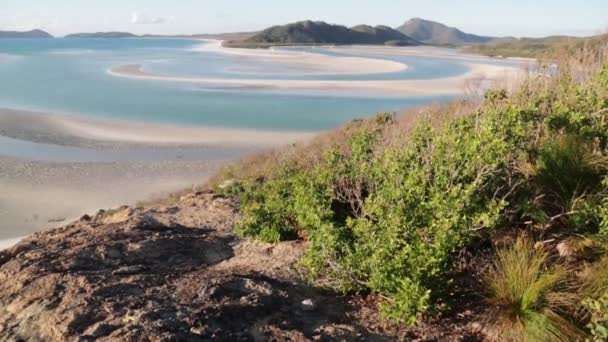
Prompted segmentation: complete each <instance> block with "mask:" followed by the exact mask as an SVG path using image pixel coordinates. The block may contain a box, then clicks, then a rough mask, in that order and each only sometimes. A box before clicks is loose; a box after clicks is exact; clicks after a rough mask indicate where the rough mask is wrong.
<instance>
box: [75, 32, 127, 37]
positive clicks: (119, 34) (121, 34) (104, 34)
mask: <svg viewBox="0 0 608 342" xmlns="http://www.w3.org/2000/svg"><path fill="white" fill-rule="evenodd" d="M137 37H139V36H137V35H135V34H133V33H129V32H95V33H74V34H68V35H67V36H65V38H137Z"/></svg>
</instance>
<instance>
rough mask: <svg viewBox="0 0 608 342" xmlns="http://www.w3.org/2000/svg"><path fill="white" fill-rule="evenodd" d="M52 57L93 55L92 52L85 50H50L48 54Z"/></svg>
mask: <svg viewBox="0 0 608 342" xmlns="http://www.w3.org/2000/svg"><path fill="white" fill-rule="evenodd" d="M49 53H50V54H53V55H85V54H89V53H93V50H87V49H60V50H51V51H50V52H49Z"/></svg>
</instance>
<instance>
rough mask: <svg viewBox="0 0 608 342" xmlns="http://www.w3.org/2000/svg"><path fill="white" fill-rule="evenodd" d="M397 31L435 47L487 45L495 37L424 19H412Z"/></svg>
mask: <svg viewBox="0 0 608 342" xmlns="http://www.w3.org/2000/svg"><path fill="white" fill-rule="evenodd" d="M397 30H398V31H399V32H401V33H403V34H405V35H407V36H410V37H412V38H414V39H416V40H418V41H420V42H423V43H427V44H435V45H470V44H482V43H487V42H489V41H491V40H493V39H494V37H486V36H478V35H475V34H470V33H465V32H463V31H461V30H459V29H457V28H455V27H451V26H447V25H445V24H443V23H440V22H436V21H432V20H427V19H423V18H412V19H409V20H408V21H406V22H405V23H404V24H403V25H401V26H399V27H398V28H397Z"/></svg>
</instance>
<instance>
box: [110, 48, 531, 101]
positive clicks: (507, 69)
mask: <svg viewBox="0 0 608 342" xmlns="http://www.w3.org/2000/svg"><path fill="white" fill-rule="evenodd" d="M321 48H323V49H326V50H327V51H331V52H333V53H338V54H358V55H362V56H364V57H344V56H340V55H325V54H320V53H313V52H308V51H306V52H304V51H299V50H289V49H276V50H263V49H232V48H223V47H221V44H220V43H218V42H216V41H212V42H211V43H208V44H205V45H201V46H200V47H198V48H196V49H195V51H200V52H209V51H213V52H215V53H220V54H226V55H239V56H243V58H245V60H252V61H263V62H265V63H273V64H277V65H285V66H286V67H290V68H294V69H298V68H300V69H298V70H299V72H298V74H300V75H304V76H310V75H316V74H326V75H343V74H346V75H373V74H381V73H390V72H400V71H406V70H408V65H406V64H404V63H399V62H396V61H393V60H389V59H386V56H410V57H411V56H415V57H421V58H443V59H445V60H448V61H450V60H451V61H456V62H458V63H460V64H464V65H465V66H466V68H467V70H468V71H466V72H464V73H462V74H460V75H457V76H451V77H439V78H432V79H392V80H373V79H370V80H331V79H323V80H316V79H315V80H310V79H284V78H281V79H268V78H262V79H260V78H253V77H252V78H246V77H240V78H228V77H225V78H220V77H196V76H183V75H171V74H162V73H157V72H151V71H147V70H145V69H144V66H143V65H142V64H137V63H134V64H123V65H115V66H113V67H111V68H109V69H108V70H107V73H108V74H109V75H112V76H116V77H124V78H131V79H141V80H154V81H164V82H182V83H193V84H199V85H204V86H207V87H211V88H218V89H233V90H235V89H237V90H238V89H241V90H271V91H272V90H290V91H303V92H307V91H308V92H311V91H312V92H317V93H319V92H321V93H325V94H329V95H331V94H336V95H348V96H352V95H354V96H362V95H363V96H384V97H407V96H410V97H411V96H433V95H460V94H462V93H464V92H465V91H466V88H467V83H469V82H476V83H477V84H489V83H492V82H494V81H497V80H508V79H516V78H518V76H519V75H520V74H521V72H522V67H523V66H524V64H525V63H527V62H525V61H511V62H509V63H507V62H505V63H503V64H500V63H496V60H494V59H489V58H487V57H481V56H469V55H463V54H461V53H459V52H457V51H455V50H450V49H441V48H433V47H406V48H400V47H378V46H356V45H355V46H339V47H319V49H321ZM383 56H384V57H383ZM530 63H531V62H530ZM244 64H246V63H244ZM302 68H304V70H301V69H302ZM307 68H310V69H311V70H307ZM239 73H240V74H242V75H243V76H247V75H248V74H249V75H250V76H253V75H261V74H262V73H259V72H247V71H246V70H240V72H239ZM265 74H267V75H268V76H272V73H265Z"/></svg>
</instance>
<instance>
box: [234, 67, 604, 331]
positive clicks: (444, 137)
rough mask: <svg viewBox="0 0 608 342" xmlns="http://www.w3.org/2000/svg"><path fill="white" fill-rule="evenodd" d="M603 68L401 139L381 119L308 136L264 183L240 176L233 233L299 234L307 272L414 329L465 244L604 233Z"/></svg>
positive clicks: (524, 91) (423, 126)
mask: <svg viewBox="0 0 608 342" xmlns="http://www.w3.org/2000/svg"><path fill="white" fill-rule="evenodd" d="M607 70H608V69H606V68H604V69H603V70H602V71H601V72H600V73H599V74H597V75H595V76H594V77H592V78H591V80H590V81H589V82H587V83H581V82H579V81H578V80H577V79H575V77H572V76H570V75H568V74H567V73H564V74H563V75H561V77H559V78H556V80H555V81H551V83H550V84H549V85H542V84H537V83H535V82H534V81H530V82H528V83H525V84H524V85H523V86H522V88H521V90H520V91H518V92H516V93H513V94H509V93H508V92H506V91H504V90H492V91H489V92H488V93H487V94H486V96H485V101H484V102H483V103H482V104H480V105H478V106H477V109H476V110H474V111H473V112H471V113H469V115H465V116H462V115H453V116H449V115H446V116H447V117H448V119H437V118H435V117H434V116H433V114H434V112H429V114H428V115H426V116H422V118H421V119H420V120H418V122H417V123H416V124H415V125H413V128H412V129H411V130H410V129H408V131H407V134H406V133H404V132H401V131H399V129H401V127H402V126H401V125H402V123H400V122H399V121H398V120H396V119H395V118H394V117H393V116H391V115H380V116H378V117H376V118H374V119H371V120H366V121H357V122H353V123H351V124H349V125H347V126H346V127H345V128H343V129H342V130H340V131H338V133H337V134H335V137H336V138H335V139H334V140H333V141H332V140H331V139H329V140H328V139H326V140H323V142H324V143H327V142H328V141H329V142H330V143H329V144H326V145H324V146H323V147H322V148H319V146H318V145H319V144H318V143H317V144H316V145H315V143H314V142H313V145H312V146H314V150H315V151H323V153H322V155H317V156H315V157H314V158H310V156H308V155H305V153H304V155H299V154H297V153H295V155H293V156H291V157H289V158H285V157H284V158H277V160H280V162H277V166H275V167H274V168H273V170H272V171H271V172H268V174H267V175H266V176H267V177H265V178H266V179H265V181H264V182H259V181H257V180H253V179H249V180H247V179H245V180H244V182H243V189H242V193H241V201H242V219H241V220H240V222H239V223H238V225H237V231H238V232H239V233H240V234H241V235H242V236H245V237H252V238H257V239H261V240H264V241H268V242H277V241H282V240H289V239H296V238H298V237H304V238H306V239H308V241H309V242H310V244H309V245H310V248H309V250H308V252H307V255H306V258H305V260H304V264H305V266H306V267H307V269H308V271H309V275H310V277H311V279H312V280H315V281H317V282H318V283H321V284H324V285H326V286H329V287H331V288H333V289H335V290H338V291H343V292H358V291H365V292H371V293H374V294H380V295H382V296H383V297H386V298H388V299H387V300H386V304H385V305H384V306H383V308H382V312H383V313H384V314H385V316H386V317H389V318H392V319H396V320H404V321H407V322H409V323H413V322H415V320H416V318H417V317H418V315H419V314H420V313H423V312H425V311H427V310H428V309H429V308H433V307H434V304H435V303H437V300H438V299H440V298H442V297H443V295H444V293H445V292H446V290H448V289H449V286H450V284H451V278H452V272H453V270H454V267H453V265H454V261H455V258H456V256H457V254H458V252H459V251H460V250H462V249H463V248H466V247H467V246H468V245H469V243H470V241H471V240H472V239H475V238H488V237H489V236H491V233H492V232H494V231H497V230H501V231H504V230H510V229H526V228H534V229H533V230H532V231H533V232H535V233H539V234H553V233H556V232H559V233H560V234H562V233H568V234H571V233H584V234H587V233H592V234H596V233H598V232H603V233H605V232H606V231H608V228H606V227H608V223H606V222H608V200H607V199H606V198H607V197H608V196H606V195H607V194H608V181H606V176H607V175H608V162H607V161H606V160H607V157H606V151H605V150H606V141H608V139H607V137H608V134H607V132H608V120H607V118H606V116H607V115H608V90H606V84H608V71H607ZM465 108H470V106H466V107H465ZM455 111H456V110H455ZM400 134H401V135H400ZM396 137H397V138H398V139H402V141H400V142H399V143H395V141H394V140H395V139H396ZM294 151H295V152H302V151H304V150H303V149H301V148H300V149H291V150H290V153H292V154H293V153H294Z"/></svg>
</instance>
